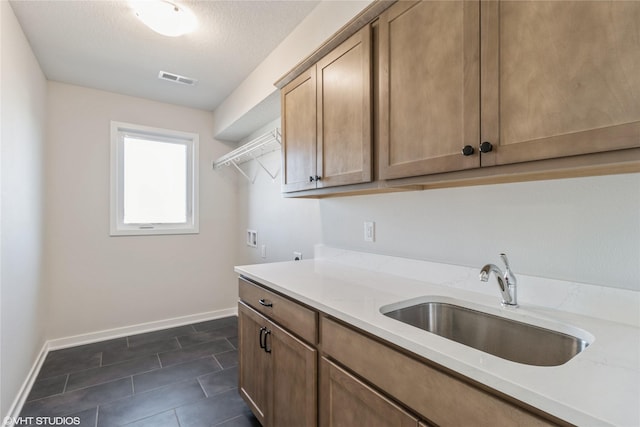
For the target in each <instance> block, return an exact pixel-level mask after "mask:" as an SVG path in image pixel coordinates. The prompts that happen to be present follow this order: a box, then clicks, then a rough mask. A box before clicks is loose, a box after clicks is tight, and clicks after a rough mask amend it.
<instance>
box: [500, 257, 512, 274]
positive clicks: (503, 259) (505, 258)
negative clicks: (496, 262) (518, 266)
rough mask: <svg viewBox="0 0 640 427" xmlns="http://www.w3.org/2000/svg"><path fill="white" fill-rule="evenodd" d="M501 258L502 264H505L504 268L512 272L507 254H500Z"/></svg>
mask: <svg viewBox="0 0 640 427" xmlns="http://www.w3.org/2000/svg"><path fill="white" fill-rule="evenodd" d="M500 258H501V259H502V262H504V266H505V267H507V270H510V267H509V258H507V254H500Z"/></svg>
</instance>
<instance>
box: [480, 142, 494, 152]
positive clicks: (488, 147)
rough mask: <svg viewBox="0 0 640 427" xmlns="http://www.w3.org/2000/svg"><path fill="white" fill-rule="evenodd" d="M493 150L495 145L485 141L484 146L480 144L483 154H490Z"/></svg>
mask: <svg viewBox="0 0 640 427" xmlns="http://www.w3.org/2000/svg"><path fill="white" fill-rule="evenodd" d="M491 150H493V145H492V144H491V143H490V142H489V141H485V142H483V143H482V144H480V152H481V153H488V152H489V151H491Z"/></svg>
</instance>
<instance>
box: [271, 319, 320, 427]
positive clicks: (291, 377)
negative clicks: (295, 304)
mask: <svg viewBox="0 0 640 427" xmlns="http://www.w3.org/2000/svg"><path fill="white" fill-rule="evenodd" d="M269 330H270V333H269V335H268V340H267V341H268V344H267V346H268V350H270V351H271V353H270V356H271V359H272V381H271V386H270V390H271V393H270V396H271V398H272V411H271V414H272V418H271V420H270V423H269V425H271V426H282V427H286V426H291V427H296V426H305V427H314V426H316V425H317V391H316V390H317V351H316V350H315V349H314V348H312V347H310V346H308V345H306V344H305V343H303V342H302V341H300V340H299V339H297V338H296V337H294V336H293V335H291V334H289V333H288V332H286V331H285V330H284V329H282V328H280V327H279V326H277V325H275V324H271V325H270V326H269Z"/></svg>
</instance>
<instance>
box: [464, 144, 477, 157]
mask: <svg viewBox="0 0 640 427" xmlns="http://www.w3.org/2000/svg"><path fill="white" fill-rule="evenodd" d="M475 152H476V150H474V149H473V147H472V146H470V145H465V146H464V147H463V148H462V154H463V155H464V156H470V155H472V154H473V153H475Z"/></svg>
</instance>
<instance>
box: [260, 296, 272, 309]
mask: <svg viewBox="0 0 640 427" xmlns="http://www.w3.org/2000/svg"><path fill="white" fill-rule="evenodd" d="M258 302H259V303H260V305H262V306H265V307H273V303H272V302H267V301H265V299H264V298H260V299H259V300H258Z"/></svg>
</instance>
